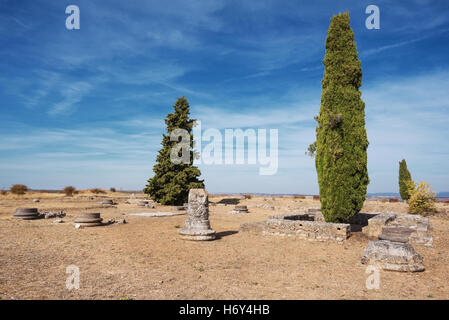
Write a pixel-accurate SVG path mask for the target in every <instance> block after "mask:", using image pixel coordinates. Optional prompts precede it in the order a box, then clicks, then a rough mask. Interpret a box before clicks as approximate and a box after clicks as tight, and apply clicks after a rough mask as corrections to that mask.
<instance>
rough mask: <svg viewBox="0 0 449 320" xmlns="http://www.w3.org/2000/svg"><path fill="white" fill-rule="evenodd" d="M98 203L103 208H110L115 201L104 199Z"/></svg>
mask: <svg viewBox="0 0 449 320" xmlns="http://www.w3.org/2000/svg"><path fill="white" fill-rule="evenodd" d="M100 204H101V205H102V206H103V208H110V207H113V206H115V205H116V204H117V203H115V202H114V200H112V199H106V200H103V201H101V202H100Z"/></svg>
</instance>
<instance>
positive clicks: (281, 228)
mask: <svg viewBox="0 0 449 320" xmlns="http://www.w3.org/2000/svg"><path fill="white" fill-rule="evenodd" d="M240 230H241V231H244V232H255V233H259V234H263V235H276V236H284V237H294V238H299V239H308V240H318V241H326V240H331V241H338V242H342V241H344V240H346V239H347V238H348V237H349V236H350V235H351V226H350V224H346V223H328V222H325V221H324V218H323V215H322V214H321V211H317V210H315V209H311V210H309V211H308V212H307V213H285V214H279V215H274V216H270V217H269V219H268V220H266V221H263V222H250V223H244V224H242V225H241V226H240Z"/></svg>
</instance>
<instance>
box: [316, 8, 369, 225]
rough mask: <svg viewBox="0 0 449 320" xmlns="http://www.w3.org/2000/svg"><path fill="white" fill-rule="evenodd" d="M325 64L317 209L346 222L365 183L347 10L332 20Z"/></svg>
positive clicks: (357, 72)
mask: <svg viewBox="0 0 449 320" xmlns="http://www.w3.org/2000/svg"><path fill="white" fill-rule="evenodd" d="M323 64H324V77H323V80H322V83H321V84H322V89H323V90H322V94H321V108H320V114H319V116H318V117H316V118H315V119H316V120H317V122H318V125H317V128H316V137H317V140H316V143H315V146H316V147H315V148H316V157H315V165H316V169H317V174H318V184H319V187H320V200H321V210H322V212H323V215H324V218H325V220H326V221H327V222H347V221H348V219H349V218H350V217H352V216H353V215H354V214H356V213H358V212H359V211H360V209H361V208H362V206H363V203H364V201H365V198H366V189H367V185H368V183H369V177H368V170H367V152H366V150H367V148H368V139H367V136H366V129H365V104H364V102H363V101H362V99H361V92H360V90H359V88H360V86H361V85H362V67H361V63H360V60H359V59H358V53H357V49H356V44H355V42H354V33H353V31H352V29H351V27H350V25H349V13H347V12H346V13H344V14H338V15H335V16H333V17H332V19H331V22H330V27H329V31H328V35H327V38H326V55H325V57H324V60H323ZM313 148H314V147H311V150H309V151H313Z"/></svg>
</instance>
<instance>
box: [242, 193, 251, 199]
mask: <svg viewBox="0 0 449 320" xmlns="http://www.w3.org/2000/svg"><path fill="white" fill-rule="evenodd" d="M243 197H244V198H245V199H251V198H252V197H253V196H252V195H250V194H244V195H243Z"/></svg>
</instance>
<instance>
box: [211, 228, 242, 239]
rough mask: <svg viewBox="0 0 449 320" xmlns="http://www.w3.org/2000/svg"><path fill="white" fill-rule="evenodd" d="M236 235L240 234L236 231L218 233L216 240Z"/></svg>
mask: <svg viewBox="0 0 449 320" xmlns="http://www.w3.org/2000/svg"><path fill="white" fill-rule="evenodd" d="M236 233H239V232H238V231H234V230H230V231H222V232H217V233H216V234H215V239H221V238H223V237H227V236H232V235H233V234H236Z"/></svg>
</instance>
